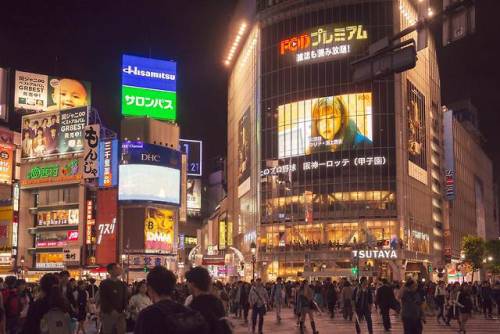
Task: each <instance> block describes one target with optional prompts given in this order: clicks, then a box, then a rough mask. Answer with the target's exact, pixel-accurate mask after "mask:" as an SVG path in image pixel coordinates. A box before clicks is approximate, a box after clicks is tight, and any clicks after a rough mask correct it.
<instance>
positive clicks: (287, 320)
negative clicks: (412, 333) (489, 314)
mask: <svg viewBox="0 0 500 334" xmlns="http://www.w3.org/2000/svg"><path fill="white" fill-rule="evenodd" d="M372 317H373V330H374V331H373V332H374V333H384V328H383V326H382V319H381V317H380V316H379V314H373V315H372ZM316 319H317V320H316V326H317V330H318V331H319V332H320V334H337V333H339V334H344V333H345V334H347V333H355V332H356V331H355V329H354V322H348V321H345V320H344V319H343V318H342V317H338V316H337V317H336V318H335V319H333V320H331V319H329V318H328V317H327V315H326V314H322V315H321V316H319V317H316ZM391 321H392V324H393V328H392V333H395V334H399V333H403V324H402V322H401V321H400V320H399V319H397V318H396V317H395V316H391ZM233 323H234V325H235V334H244V333H250V332H251V331H250V329H249V328H247V327H246V326H245V325H244V323H243V322H242V321H240V320H236V319H233ZM499 326H500V320H498V319H494V320H485V319H484V318H483V317H482V316H479V315H476V316H474V317H473V318H472V319H471V320H469V324H468V326H467V329H468V331H467V333H477V334H482V333H495V332H498V328H499ZM457 331H458V324H457V322H456V321H453V322H452V325H451V327H447V326H445V325H439V324H438V323H437V322H436V319H435V318H434V317H429V318H428V321H427V324H426V325H425V326H424V333H456V332H457ZM298 332H299V330H298V327H297V326H296V321H295V318H294V317H293V315H292V312H291V310H290V309H284V310H283V315H282V321H281V323H279V324H278V323H277V322H276V317H275V313H274V312H273V311H270V312H269V313H268V314H267V315H266V317H265V318H264V334H278V333H289V334H290V333H298ZM361 332H362V333H368V331H367V329H366V323H365V322H363V323H362V324H361ZM306 333H312V331H311V327H310V324H309V322H308V321H306Z"/></svg>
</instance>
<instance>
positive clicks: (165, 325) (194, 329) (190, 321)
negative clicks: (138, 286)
mask: <svg viewBox="0 0 500 334" xmlns="http://www.w3.org/2000/svg"><path fill="white" fill-rule="evenodd" d="M176 281H177V278H176V277H175V275H174V273H173V272H171V271H170V270H168V269H167V268H165V267H162V266H156V267H154V268H153V269H151V271H150V272H149V273H148V276H147V279H146V282H147V286H148V295H149V296H150V298H151V300H152V301H153V303H154V304H153V305H150V306H148V307H146V308H145V309H143V310H142V311H141V312H140V313H139V316H138V317H137V322H136V324H135V331H134V333H135V334H164V333H172V334H208V333H209V332H208V325H207V323H206V321H205V319H204V318H203V316H202V315H201V314H200V313H199V312H197V311H194V310H191V309H189V308H187V307H185V306H184V305H182V304H179V303H177V302H175V301H174V300H173V299H172V294H173V292H174V289H175V282H176Z"/></svg>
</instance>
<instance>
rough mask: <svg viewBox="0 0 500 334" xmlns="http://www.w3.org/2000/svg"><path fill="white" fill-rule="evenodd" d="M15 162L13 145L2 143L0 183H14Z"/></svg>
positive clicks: (0, 149)
mask: <svg viewBox="0 0 500 334" xmlns="http://www.w3.org/2000/svg"><path fill="white" fill-rule="evenodd" d="M13 164H14V148H13V146H12V145H9V144H3V143H0V184H11V183H12V170H13Z"/></svg>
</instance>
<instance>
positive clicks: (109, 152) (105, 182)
mask: <svg viewBox="0 0 500 334" xmlns="http://www.w3.org/2000/svg"><path fill="white" fill-rule="evenodd" d="M117 183H118V139H108V140H101V141H100V143H99V187H101V188H109V187H115V186H116V185H117Z"/></svg>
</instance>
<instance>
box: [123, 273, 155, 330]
mask: <svg viewBox="0 0 500 334" xmlns="http://www.w3.org/2000/svg"><path fill="white" fill-rule="evenodd" d="M147 291H148V288H147V286H146V282H145V281H142V282H141V283H139V285H138V286H137V290H136V293H135V294H134V295H133V296H132V297H131V298H130V301H129V303H128V310H129V312H130V316H131V318H132V320H134V321H136V320H137V316H138V315H139V313H140V312H141V311H142V310H143V309H144V308H146V307H147V306H149V305H151V304H152V302H151V299H149V297H148V295H147V294H146V292H147Z"/></svg>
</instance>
